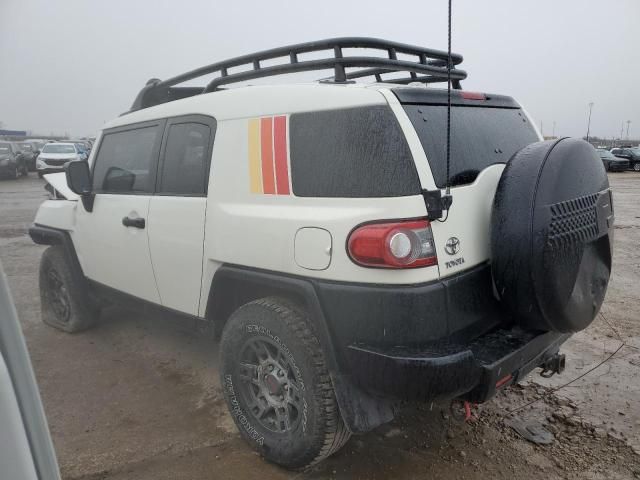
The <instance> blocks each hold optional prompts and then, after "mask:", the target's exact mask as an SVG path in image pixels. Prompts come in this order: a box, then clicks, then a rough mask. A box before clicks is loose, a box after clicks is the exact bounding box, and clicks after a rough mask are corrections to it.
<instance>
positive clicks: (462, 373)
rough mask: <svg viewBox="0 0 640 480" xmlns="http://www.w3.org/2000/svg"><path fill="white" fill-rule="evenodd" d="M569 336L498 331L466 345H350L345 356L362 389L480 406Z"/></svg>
mask: <svg viewBox="0 0 640 480" xmlns="http://www.w3.org/2000/svg"><path fill="white" fill-rule="evenodd" d="M569 336H570V335H569V334H560V333H555V332H544V333H540V332H525V331H523V330H520V329H518V328H512V329H502V328H498V329H496V330H493V331H492V332H490V333H488V334H485V335H483V336H481V337H478V338H476V339H475V340H474V341H473V342H472V343H470V344H469V345H466V346H461V345H455V344H440V345H437V344H432V345H425V346H423V347H421V348H400V347H394V348H391V349H386V350H385V349H379V348H373V347H368V346H366V345H352V346H350V347H349V349H348V352H349V353H348V356H349V363H350V364H351V367H352V372H354V379H355V380H356V381H357V382H358V383H359V384H361V385H362V386H363V387H365V388H366V389H368V390H372V391H375V392H377V393H380V394H383V395H385V396H392V397H394V398H398V399H402V400H421V401H425V400H435V399H438V398H455V397H462V398H464V399H466V400H470V401H473V402H476V403H481V402H484V401H486V400H488V399H489V398H491V397H492V396H493V395H495V393H496V391H497V390H498V389H499V388H502V387H504V386H506V385H509V384H512V383H516V382H518V381H519V380H520V379H522V378H523V377H524V376H525V375H527V374H528V373H529V372H531V370H533V369H534V368H536V367H538V366H541V365H542V364H544V363H545V362H546V361H547V360H549V359H550V358H552V357H553V356H554V355H556V354H557V353H558V350H559V348H560V345H561V344H562V343H564V342H565V341H566V340H567V339H568V338H569ZM356 372H357V374H355V373H356Z"/></svg>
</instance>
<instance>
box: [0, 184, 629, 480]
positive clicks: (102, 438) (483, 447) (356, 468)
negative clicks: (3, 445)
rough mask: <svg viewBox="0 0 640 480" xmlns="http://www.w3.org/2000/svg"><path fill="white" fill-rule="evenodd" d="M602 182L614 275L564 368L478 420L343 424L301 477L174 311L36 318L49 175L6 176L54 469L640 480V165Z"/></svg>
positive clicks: (506, 397)
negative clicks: (252, 440)
mask: <svg viewBox="0 0 640 480" xmlns="http://www.w3.org/2000/svg"><path fill="white" fill-rule="evenodd" d="M610 180H611V183H612V186H613V188H614V192H615V193H614V194H615V208H616V222H617V225H616V230H615V236H616V238H615V241H616V243H615V258H614V274H613V279H612V282H611V287H610V289H609V292H608V295H607V299H606V304H605V306H604V308H603V312H602V313H603V315H602V316H599V317H598V319H597V320H596V321H595V322H594V324H593V325H592V326H591V327H590V328H588V329H587V330H586V331H585V332H582V333H580V334H578V335H576V336H574V337H573V338H572V339H571V340H570V341H569V342H568V343H567V344H566V347H565V348H564V352H565V353H566V354H567V358H568V368H567V371H566V372H565V374H563V375H561V376H556V377H554V378H552V379H549V380H545V379H542V378H540V377H539V376H537V375H532V376H530V377H529V379H527V381H525V382H524V383H523V384H522V385H520V386H514V387H511V388H508V389H507V390H505V391H504V392H502V393H501V394H500V395H499V396H498V397H497V398H496V399H494V400H493V401H491V402H489V403H487V404H485V405H482V406H480V407H478V408H477V409H476V410H475V412H474V415H475V420H474V421H472V422H466V423H465V422H464V421H463V420H462V419H461V417H460V415H459V411H458V409H457V408H453V409H451V408H450V406H449V405H431V404H427V405H425V404H422V405H407V406H405V408H404V409H403V411H402V413H401V414H400V415H399V417H398V418H397V419H396V420H395V421H394V422H393V423H392V424H390V425H386V426H384V427H381V428H379V429H377V430H376V431H373V432H371V433H369V434H367V435H362V436H354V437H352V439H351V440H350V441H349V443H348V444H347V445H346V447H345V448H344V449H343V450H342V451H340V452H339V453H338V454H336V455H335V456H333V457H331V458H330V459H328V460H327V461H326V462H324V463H323V464H321V465H320V466H318V467H316V469H315V470H313V471H311V472H307V473H304V474H302V473H298V474H293V473H291V472H287V471H285V470H282V469H280V468H278V467H276V466H273V465H270V464H268V463H266V462H264V461H263V460H262V459H261V458H260V457H259V456H258V455H256V454H255V453H253V452H252V451H251V450H250V449H249V448H248V447H247V445H245V444H244V443H243V442H242V441H241V439H240V437H239V435H238V433H237V431H236V429H235V427H234V425H233V422H232V420H231V418H230V417H229V415H228V414H227V411H226V408H225V406H224V402H223V399H222V395H221V391H220V386H219V383H218V371H217V345H216V344H215V343H214V342H213V341H212V340H211V339H210V338H208V337H206V336H203V335H199V334H198V333H196V332H194V331H192V330H190V329H189V328H188V327H187V326H185V325H181V324H180V323H178V322H176V321H175V320H171V319H159V318H147V317H143V316H140V315H138V314H132V313H130V312H126V311H121V310H118V309H113V308H112V309H110V310H108V311H106V312H105V313H104V314H103V316H102V319H101V322H100V324H99V326H98V327H97V328H95V329H93V330H91V331H89V332H86V333H82V334H78V335H66V334H63V333H60V332H58V331H55V330H53V329H51V328H49V327H46V326H44V325H43V324H42V323H41V322H40V311H39V309H40V300H39V294H38V282H37V272H38V264H39V259H40V255H41V254H42V252H43V250H44V247H41V246H38V245H35V244H33V243H32V242H31V240H30V239H29V237H28V236H27V235H26V229H27V228H28V226H29V224H30V223H31V222H32V221H33V218H34V215H35V211H36V209H37V207H38V205H39V204H40V202H42V201H43V200H44V199H45V198H46V195H45V191H44V190H43V184H44V182H43V181H42V180H39V179H38V178H37V177H35V176H34V175H33V174H31V175H30V177H29V178H26V179H20V180H17V181H0V261H1V262H2V265H3V267H4V270H5V273H6V274H7V276H8V278H9V284H10V286H11V289H12V293H13V297H14V299H15V303H16V307H17V309H18V313H19V315H20V319H21V322H22V326H23V330H24V334H25V336H26V340H27V344H28V347H29V350H30V353H31V356H32V359H33V365H34V369H35V373H36V376H37V379H38V382H39V386H40V390H41V392H42V399H43V402H44V407H45V411H46V413H47V417H48V421H49V424H50V428H51V434H52V436H53V441H54V444H55V447H56V450H57V454H58V458H59V462H60V467H61V470H62V475H63V477H64V478H65V479H87V480H88V479H113V480H116V479H118V480H119V479H153V480H161V479H190V480H198V479H224V478H234V479H236V478H238V479H242V478H260V479H264V480H270V479H281V478H282V479H284V478H311V479H316V478H318V479H319V478H363V479H364V478H375V479H382V478H442V479H454V478H455V479H464V478H466V479H475V478H482V479H487V478H498V479H502V478H505V479H506V478H508V479H513V478H514V477H518V478H549V479H554V478H571V479H573V478H575V479H622V478H640V455H638V454H639V453H640V248H639V247H640V174H635V173H631V172H625V173H619V174H612V175H610ZM113 254H117V252H113ZM616 350H617V353H616V355H615V356H614V357H613V358H612V359H610V360H609V361H607V362H606V363H604V364H603V365H601V366H599V367H598V368H596V369H595V370H591V369H592V368H593V367H594V366H596V365H598V364H599V363H600V362H602V361H603V360H605V359H607V358H608V357H609V356H610V355H611V354H612V353H613V352H615V351H616ZM581 375H584V376H583V377H582V378H580V379H578V380H575V381H574V382H572V383H571V384H570V385H567V386H564V387H562V388H560V389H559V390H557V391H556V389H558V387H561V386H562V385H564V384H566V383H567V382H570V381H571V380H573V379H576V378H578V377H579V376H581ZM523 405H527V406H526V407H525V408H522V409H520V410H518V411H517V412H516V413H515V414H511V416H510V412H511V411H512V410H514V409H516V408H518V407H521V406H523ZM509 418H517V419H520V420H522V419H526V420H532V421H536V422H539V423H540V424H542V425H544V426H545V428H546V429H547V430H549V431H550V432H552V433H553V434H554V436H555V440H554V441H553V443H552V444H551V445H548V446H538V445H534V444H532V443H530V442H528V441H526V440H524V439H522V438H521V437H519V436H518V435H517V434H516V433H515V432H514V431H513V430H512V429H511V428H510V427H508V426H507V425H506V424H505V420H508V419H509ZM0 476H1V475H0Z"/></svg>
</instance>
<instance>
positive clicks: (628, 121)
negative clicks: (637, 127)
mask: <svg viewBox="0 0 640 480" xmlns="http://www.w3.org/2000/svg"><path fill="white" fill-rule="evenodd" d="M630 124H631V120H627V140H629V125H630Z"/></svg>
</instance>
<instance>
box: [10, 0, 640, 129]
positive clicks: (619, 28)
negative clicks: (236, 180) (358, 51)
mask: <svg viewBox="0 0 640 480" xmlns="http://www.w3.org/2000/svg"><path fill="white" fill-rule="evenodd" d="M453 4H454V9H453V50H454V51H455V52H459V53H461V54H463V56H464V63H463V68H464V69H466V70H467V72H468V73H469V78H468V79H467V80H466V81H465V82H463V87H464V88H465V89H467V90H477V91H486V92H494V93H503V94H509V95H513V96H514V97H516V99H517V100H518V101H520V103H522V104H523V105H524V106H525V108H527V109H528V110H529V112H530V113H531V115H532V116H533V118H534V119H535V121H536V122H537V123H538V125H539V124H540V122H541V121H542V122H543V130H544V133H545V134H546V135H550V134H551V132H552V125H553V122H554V120H555V122H556V129H555V132H556V134H559V135H571V136H583V135H584V134H585V133H586V128H587V115H588V103H589V102H594V104H595V105H594V107H593V117H592V122H591V133H592V135H598V136H607V137H611V136H614V135H615V136H616V137H618V136H619V135H620V129H621V125H622V123H623V122H624V121H626V120H631V121H632V124H631V128H630V134H631V137H635V138H638V137H640V90H639V89H640V1H639V0H606V1H605V0H601V1H590V0H589V1H588V0H563V1H560V0H529V1H514V0H484V1H480V0H453ZM335 36H374V37H380V38H386V39H393V40H397V41H401V42H406V43H412V44H417V45H422V46H428V47H432V48H438V49H446V45H447V37H446V0H437V1H430V0H421V1H403V0H395V1H388V0H387V1H377V0H368V1H354V0H340V1H336V0H322V1H304V0H298V1H289V0H286V1H284V0H283V1H277V0H272V1H256V0H236V1H225V2H221V1H215V0H207V1H205V0H202V1H195V0H193V1H192V0H180V1H176V0H174V1H163V0H108V1H107V0H105V1H98V0H96V1H90V0H0V122H2V123H3V124H4V128H12V129H17V130H31V131H33V132H34V133H36V132H39V133H42V134H48V133H49V132H55V134H63V133H64V132H69V133H70V134H72V135H78V136H86V135H94V134H95V132H96V131H97V130H99V129H100V127H101V125H102V124H103V123H104V122H105V121H107V120H109V119H111V118H113V117H115V116H117V115H118V114H120V113H121V112H123V111H125V110H127V109H128V108H129V106H130V104H131V102H132V101H133V99H134V97H135V95H136V93H137V92H138V90H139V89H140V88H141V87H142V86H143V85H144V83H145V82H146V81H147V80H148V79H149V78H152V77H158V78H167V77H169V76H173V75H175V74H178V73H182V72H184V71H186V70H190V69H192V68H196V67H199V66H202V65H205V64H208V63H213V62H215V61H218V60H222V59H225V58H229V57H233V56H236V55H241V54H244V53H249V52H252V51H257V50H261V49H266V48H271V47H277V46H281V45H285V44H288V43H297V42H303V41H310V40H318V39H322V38H328V37H335ZM624 129H625V132H624V134H625V135H626V124H625V126H624Z"/></svg>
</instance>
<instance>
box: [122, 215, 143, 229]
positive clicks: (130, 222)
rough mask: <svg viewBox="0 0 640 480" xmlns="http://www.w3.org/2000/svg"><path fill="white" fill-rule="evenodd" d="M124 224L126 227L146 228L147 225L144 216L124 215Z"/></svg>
mask: <svg viewBox="0 0 640 480" xmlns="http://www.w3.org/2000/svg"><path fill="white" fill-rule="evenodd" d="M122 224H123V225H124V226H125V227H134V228H144V227H145V221H144V218H131V217H124V218H123V219H122Z"/></svg>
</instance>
